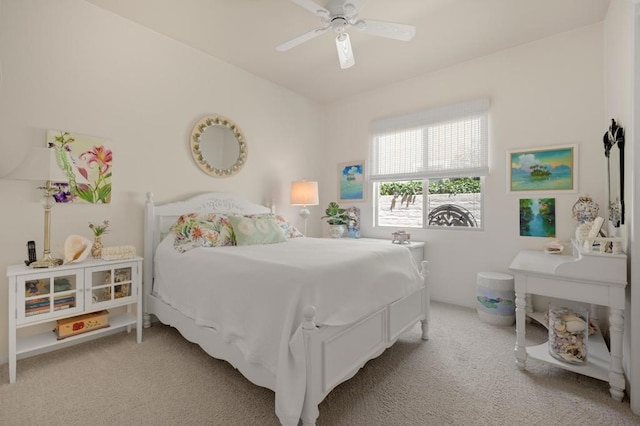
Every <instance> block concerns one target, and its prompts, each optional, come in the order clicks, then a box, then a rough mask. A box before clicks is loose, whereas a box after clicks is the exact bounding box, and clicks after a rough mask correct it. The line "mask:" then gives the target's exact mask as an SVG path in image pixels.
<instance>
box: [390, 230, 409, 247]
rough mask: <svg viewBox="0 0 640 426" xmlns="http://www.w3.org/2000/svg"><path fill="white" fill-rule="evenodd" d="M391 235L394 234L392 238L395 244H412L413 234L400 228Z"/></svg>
mask: <svg viewBox="0 0 640 426" xmlns="http://www.w3.org/2000/svg"><path fill="white" fill-rule="evenodd" d="M391 235H393V240H391V242H392V243H393V244H411V234H409V233H408V232H405V231H403V230H399V231H396V232H394V233H393V234H391Z"/></svg>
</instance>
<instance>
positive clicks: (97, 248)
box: [91, 235, 102, 259]
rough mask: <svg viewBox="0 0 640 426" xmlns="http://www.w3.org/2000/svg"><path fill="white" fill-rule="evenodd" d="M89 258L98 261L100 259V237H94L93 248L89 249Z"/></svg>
mask: <svg viewBox="0 0 640 426" xmlns="http://www.w3.org/2000/svg"><path fill="white" fill-rule="evenodd" d="M91 256H93V257H95V258H96V259H99V258H101V257H102V236H101V235H96V236H94V237H93V246H92V247H91Z"/></svg>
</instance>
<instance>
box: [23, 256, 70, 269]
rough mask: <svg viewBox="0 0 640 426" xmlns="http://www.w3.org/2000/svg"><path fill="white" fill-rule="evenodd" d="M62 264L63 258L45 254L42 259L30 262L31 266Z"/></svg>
mask: <svg viewBox="0 0 640 426" xmlns="http://www.w3.org/2000/svg"><path fill="white" fill-rule="evenodd" d="M60 265H62V259H54V258H52V257H51V256H50V255H45V256H44V257H43V258H42V259H40V260H36V261H35V262H32V263H30V264H29V267H30V268H53V267H55V266H60Z"/></svg>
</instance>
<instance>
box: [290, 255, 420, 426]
mask: <svg viewBox="0 0 640 426" xmlns="http://www.w3.org/2000/svg"><path fill="white" fill-rule="evenodd" d="M426 267H427V262H426V261H425V262H423V264H422V273H421V274H422V276H423V278H426V275H427V270H426ZM425 281H426V280H425ZM429 303H430V301H429V293H428V289H427V286H426V285H425V286H424V287H422V288H420V289H418V290H417V291H415V292H414V293H412V294H410V295H408V296H406V297H405V298H403V299H400V300H397V301H395V302H393V303H391V304H389V305H387V306H384V307H382V308H380V309H379V310H377V311H375V312H373V313H370V314H369V315H367V316H366V317H364V318H361V319H360V320H359V321H357V322H355V323H353V324H349V325H347V326H341V327H334V326H320V327H319V326H317V325H316V324H315V322H314V319H313V317H314V315H315V308H314V307H313V306H307V307H305V309H304V311H303V314H304V318H305V319H304V322H303V326H302V329H303V331H304V340H305V350H306V353H307V390H306V395H305V401H304V406H303V409H302V414H301V420H302V423H303V425H305V426H311V425H315V422H316V419H317V418H318V415H319V410H318V405H319V404H320V402H322V400H323V399H324V398H325V397H326V396H327V394H329V392H331V390H332V389H333V388H334V387H336V386H337V385H339V384H340V383H342V382H344V381H346V380H348V379H350V378H351V377H353V376H354V375H355V374H356V373H357V372H358V370H360V368H362V367H363V366H364V364H366V363H367V361H369V360H371V359H373V358H376V357H377V356H379V355H380V354H382V352H384V350H385V349H387V348H388V347H390V346H392V345H393V344H394V343H395V341H396V340H397V339H398V338H399V337H400V335H401V334H402V333H404V332H406V331H408V330H409V329H411V328H412V327H413V326H414V325H415V324H416V323H417V322H418V321H420V322H421V326H422V339H423V340H428V332H429Z"/></svg>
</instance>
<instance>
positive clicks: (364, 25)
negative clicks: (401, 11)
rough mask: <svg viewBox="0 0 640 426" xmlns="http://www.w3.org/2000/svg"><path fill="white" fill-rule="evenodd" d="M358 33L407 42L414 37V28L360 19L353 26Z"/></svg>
mask: <svg viewBox="0 0 640 426" xmlns="http://www.w3.org/2000/svg"><path fill="white" fill-rule="evenodd" d="M354 26H355V27H356V28H357V29H358V31H362V32H363V33H366V34H371V35H376V36H380V37H387V38H392V39H395V40H401V41H409V40H411V39H412V38H413V36H414V35H416V27H414V26H413V25H405V24H395V23H393V22H382V21H373V20H371V19H361V20H359V21H358V22H356V23H355V24H354Z"/></svg>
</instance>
